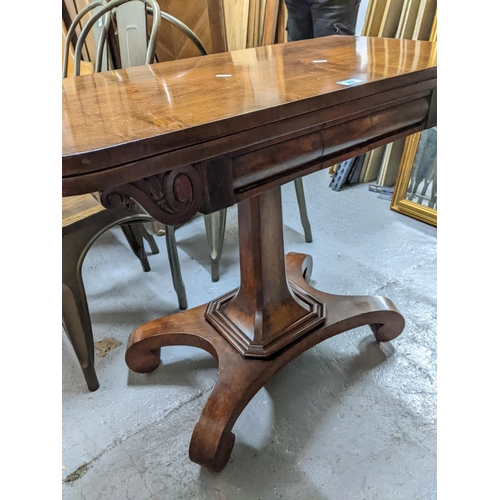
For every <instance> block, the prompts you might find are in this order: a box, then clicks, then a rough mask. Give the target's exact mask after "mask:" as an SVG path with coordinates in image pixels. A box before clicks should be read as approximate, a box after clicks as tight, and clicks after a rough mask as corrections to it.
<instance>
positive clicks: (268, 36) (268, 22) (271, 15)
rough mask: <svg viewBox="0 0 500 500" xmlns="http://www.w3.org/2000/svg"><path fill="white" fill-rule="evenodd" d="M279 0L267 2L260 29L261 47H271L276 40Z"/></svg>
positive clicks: (268, 0)
mask: <svg viewBox="0 0 500 500" xmlns="http://www.w3.org/2000/svg"><path fill="white" fill-rule="evenodd" d="M279 4H280V0H267V2H266V9H265V15H264V26H263V28H262V39H261V45H271V44H273V43H274V40H275V38H276V26H277V24H278V10H279Z"/></svg>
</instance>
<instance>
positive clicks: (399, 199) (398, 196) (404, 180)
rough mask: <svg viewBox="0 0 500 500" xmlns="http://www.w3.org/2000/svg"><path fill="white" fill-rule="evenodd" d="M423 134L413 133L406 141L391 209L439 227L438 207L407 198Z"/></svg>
mask: <svg viewBox="0 0 500 500" xmlns="http://www.w3.org/2000/svg"><path fill="white" fill-rule="evenodd" d="M421 135H422V132H418V133H417V134H413V135H411V136H410V137H408V138H407V140H406V142H405V147H404V150H403V155H402V157H401V166H400V170H399V174H398V179H397V181H396V185H395V186H394V194H393V196H392V201H391V210H394V211H395V212H399V213H401V214H403V215H407V216H409V217H412V218H414V219H417V220H420V221H422V222H425V223H427V224H430V225H432V226H434V227H437V209H435V208H431V207H428V206H424V205H423V204H420V203H416V202H415V201H411V200H409V199H407V194H408V187H409V185H410V179H411V175H412V171H413V168H414V166H415V157H416V155H417V149H418V145H419V143H420V137H421Z"/></svg>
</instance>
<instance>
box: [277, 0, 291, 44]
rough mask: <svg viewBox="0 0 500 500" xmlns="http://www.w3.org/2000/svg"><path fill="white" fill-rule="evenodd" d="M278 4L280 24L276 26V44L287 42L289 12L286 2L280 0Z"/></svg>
mask: <svg viewBox="0 0 500 500" xmlns="http://www.w3.org/2000/svg"><path fill="white" fill-rule="evenodd" d="M278 3H279V7H278V22H277V26H276V40H275V43H285V42H286V41H287V31H286V23H287V19H288V11H287V9H286V6H285V1H284V0H279V2H278Z"/></svg>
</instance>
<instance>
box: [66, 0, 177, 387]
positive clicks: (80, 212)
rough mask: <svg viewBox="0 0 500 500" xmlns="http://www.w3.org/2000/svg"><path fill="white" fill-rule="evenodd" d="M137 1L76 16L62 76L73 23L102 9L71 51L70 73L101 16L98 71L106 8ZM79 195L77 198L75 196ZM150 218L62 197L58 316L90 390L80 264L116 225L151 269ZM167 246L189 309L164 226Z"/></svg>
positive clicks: (150, 0) (96, 5)
mask: <svg viewBox="0 0 500 500" xmlns="http://www.w3.org/2000/svg"><path fill="white" fill-rule="evenodd" d="M132 1H133V2H135V3H137V1H136V0H114V1H112V2H109V3H106V2H105V1H102V0H96V1H95V2H92V3H91V4H89V5H88V6H86V7H85V8H84V9H82V11H81V12H80V13H79V14H78V15H77V16H76V17H75V19H74V20H73V22H72V24H71V26H70V28H69V29H68V32H67V38H66V44H65V51H64V57H63V78H65V77H67V71H68V62H69V58H70V56H71V54H70V47H71V38H72V37H73V34H74V32H75V29H76V26H77V25H78V23H79V22H80V21H81V20H82V19H83V18H84V16H85V15H86V14H88V13H89V12H91V11H93V10H95V9H99V11H100V12H98V13H97V14H94V15H92V17H91V19H90V20H89V22H88V23H87V24H86V25H85V26H84V28H83V30H82V32H81V35H80V36H79V37H78V40H77V45H76V48H75V54H74V75H75V76H78V75H79V74H80V63H81V51H82V47H83V43H84V40H85V38H86V37H87V36H88V34H89V32H90V31H91V28H92V26H93V24H95V22H97V21H98V20H99V19H103V16H104V22H103V23H100V24H101V26H99V28H100V30H99V31H100V32H99V33H98V35H97V37H96V39H97V43H96V47H97V50H96V62H95V70H96V71H101V70H102V69H103V68H104V67H105V66H104V65H103V60H104V62H105V60H106V58H105V57H104V56H105V53H104V49H105V47H106V43H105V42H106V36H107V30H108V28H109V22H110V11H111V10H112V9H113V8H114V7H115V6H118V5H122V4H124V3H126V2H132ZM146 3H147V4H148V5H149V6H150V9H151V11H152V13H153V31H154V27H155V26H156V27H157V28H158V27H159V22H158V21H159V20H160V13H159V8H158V4H157V3H156V1H155V0H146ZM156 39H157V32H156V33H154V32H153V34H152V36H151V38H150V40H149V44H148V48H147V58H148V61H149V60H151V58H152V57H153V56H154V43H155V40H156ZM75 198H77V199H75ZM153 222H155V221H154V219H153V218H152V217H151V216H150V215H149V214H146V213H145V212H144V211H143V210H142V209H141V208H140V207H139V206H138V205H136V204H132V206H131V207H130V209H127V208H125V207H117V208H114V209H104V207H103V206H102V205H101V204H100V202H99V201H98V200H97V197H93V195H90V194H89V195H83V196H81V197H71V198H63V232H62V249H63V251H62V257H63V258H62V281H63V287H62V297H63V300H62V316H63V327H64V330H65V332H66V334H67V336H68V338H69V340H70V342H71V344H72V346H73V348H74V350H75V353H76V356H77V358H78V361H79V363H80V366H81V368H82V371H83V374H84V377H85V380H86V382H87V386H88V388H89V390H91V391H94V390H96V389H97V388H98V387H99V382H98V379H97V375H96V372H95V368H94V343H93V333H92V325H91V321H90V314H89V310H88V304H87V298H86V293H85V287H84V284H83V280H82V274H81V269H82V264H83V261H84V259H85V256H86V254H87V252H88V250H89V249H90V247H91V246H92V244H93V243H94V242H95V240H96V239H97V238H98V237H99V236H100V235H101V234H103V233H104V232H105V231H107V230H108V229H110V228H112V227H115V226H119V227H120V228H121V229H122V231H123V233H124V235H125V237H126V239H127V241H128V243H129V245H130V247H131V249H132V251H133V252H134V254H135V255H136V256H137V257H138V258H139V260H140V262H141V265H142V268H143V270H144V271H149V270H150V266H149V262H148V259H147V256H146V250H145V246H144V242H145V241H147V242H148V244H149V246H150V248H151V251H152V253H159V250H158V247H157V245H156V242H155V240H154V237H153V236H152V234H151V233H150V232H148V231H147V229H146V225H145V224H146V223H147V224H151V223H153ZM166 246H167V252H168V258H169V263H170V269H171V272H172V280H173V284H174V289H175V291H176V293H177V297H178V302H179V308H180V309H187V297H186V291H185V287H184V283H183V281H182V275H181V270H180V264H179V257H178V252H177V244H176V242H175V234H174V228H173V227H168V228H166Z"/></svg>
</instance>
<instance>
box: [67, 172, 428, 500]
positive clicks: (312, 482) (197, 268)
mask: <svg viewBox="0 0 500 500" xmlns="http://www.w3.org/2000/svg"><path fill="white" fill-rule="evenodd" d="M329 181H330V177H329V175H328V173H327V172H326V171H321V172H318V173H316V174H313V175H310V176H308V177H305V178H304V186H305V192H306V200H307V204H308V213H309V218H310V221H311V225H312V231H313V238H314V241H313V243H305V242H304V238H303V233H302V228H301V225H300V219H299V212H298V208H297V202H296V198H295V192H294V189H293V184H287V185H285V186H283V188H282V197H283V211H284V238H285V250H286V251H287V252H288V251H295V252H302V253H308V254H311V255H312V256H313V260H314V270H313V274H312V279H311V284H312V285H313V286H315V287H316V288H318V289H320V290H324V291H327V292H331V293H338V294H356V295H361V294H367V295H383V296H385V297H388V298H390V299H391V300H393V302H394V303H395V304H396V306H397V307H398V308H399V310H400V312H401V313H402V314H403V316H404V317H405V320H406V327H405V329H404V331H403V333H402V334H401V335H400V336H399V337H398V338H396V339H395V340H393V341H391V342H388V343H384V344H378V343H376V342H375V340H374V337H373V335H372V333H371V330H370V329H369V327H362V328H357V329H355V330H352V331H350V332H347V333H344V334H341V335H338V336H336V337H333V338H331V339H329V340H326V341H324V342H322V343H320V344H318V345H317V346H316V347H314V348H313V349H311V350H310V351H308V352H306V353H304V354H303V355H301V356H299V357H298V358H297V359H296V360H294V361H293V362H292V363H290V364H289V365H287V366H286V367H285V368H283V369H282V370H281V371H280V372H278V374H277V375H276V376H275V377H274V378H273V379H272V380H271V381H270V382H269V383H268V384H267V385H266V386H265V387H264V388H263V389H261V390H260V391H259V392H258V393H257V395H256V396H255V397H254V398H253V399H252V401H251V402H250V404H249V405H248V406H247V408H246V409H245V410H244V411H243V413H242V414H241V416H240V418H239V419H238V421H237V422H236V424H235V426H234V429H233V431H234V433H235V434H236V443H235V446H234V449H233V452H232V455H231V458H230V460H229V463H228V465H227V466H226V468H225V469H224V470H223V471H222V472H221V473H220V474H214V473H212V472H209V471H208V470H205V469H204V468H201V467H200V466H198V465H196V464H194V463H192V462H190V460H189V458H188V446H189V440H190V437H191V432H192V430H193V427H194V425H195V423H196V421H197V419H198V417H199V414H200V412H201V410H202V408H203V404H204V402H205V401H206V399H207V397H208V395H209V393H210V390H211V387H212V386H213V384H214V380H215V378H216V375H217V365H216V362H215V361H214V360H213V359H212V357H211V356H210V355H209V354H207V353H205V352H204V351H201V350H198V349H194V348H189V347H169V348H163V349H162V353H161V359H162V364H161V366H160V367H159V368H158V369H157V370H156V371H155V372H154V373H151V374H142V375H141V374H136V373H133V372H131V371H130V370H129V369H128V368H127V366H126V364H125V361H124V353H125V346H126V343H127V339H128V336H129V334H130V332H131V331H132V330H133V329H134V328H135V327H137V326H139V325H140V324H142V323H144V322H146V321H149V320H152V319H155V318H157V317H160V316H164V315H168V314H170V313H173V312H176V311H177V310H178V309H177V298H176V295H175V293H174V291H173V288H172V286H171V279H170V274H169V267H168V260H167V254H166V250H165V246H164V242H163V241H162V239H161V238H158V244H159V246H160V249H161V252H160V254H159V255H152V256H151V257H150V264H151V268H152V270H151V272H149V273H144V272H142V270H141V267H140V264H139V262H138V260H137V259H136V258H135V257H134V256H133V254H132V252H131V251H130V249H129V248H128V247H127V245H126V243H125V240H124V237H123V235H122V234H121V232H120V231H119V230H116V229H113V230H111V231H109V232H107V233H105V234H104V235H103V236H101V237H100V238H99V239H98V240H97V241H96V243H95V244H94V246H93V247H92V248H91V250H90V251H89V253H88V255H87V258H86V260H85V263H84V268H83V277H84V281H85V285H86V288H87V296H88V301H89V308H90V311H91V316H92V321H93V328H94V338H95V340H96V341H99V340H102V339H103V338H114V339H117V340H118V341H119V342H121V345H119V346H118V347H116V348H114V349H112V350H111V351H110V352H109V353H108V354H107V355H106V356H105V357H102V358H101V357H97V358H96V369H97V374H98V377H99V380H100V384H101V387H100V388H99V389H98V390H97V391H96V392H93V393H90V392H88V390H87V388H86V385H85V382H84V379H83V376H82V374H81V371H80V368H79V365H78V362H77V360H76V357H75V355H74V353H73V351H72V348H71V346H70V344H69V342H68V340H67V339H66V336H65V334H64V333H63V334H62V356H63V359H62V369H63V373H62V424H63V428H62V464H63V471H62V497H63V498H64V499H67V500H72V499H75V500H76V499H85V500H92V499H106V500H111V499H116V500H125V499H131V500H149V499H155V500H156V499H158V500H160V499H200V500H201V499H213V500H222V499H228V500H239V499H241V500H246V499H248V500H257V499H262V500H268V499H269V500H271V499H304V500H320V499H321V500H322V499H334V500H349V499H353V500H361V499H367V500H368V499H384V500H391V499H408V500H409V499H420V500H428V499H434V498H436V489H437V488H436V483H437V481H436V469H437V466H436V302H437V298H436V274H437V271H436V260H437V256H436V229H435V228H433V227H431V226H428V225H426V224H423V223H421V222H419V221H416V220H413V219H411V218H408V217H405V216H403V215H400V214H397V213H395V212H393V211H391V210H390V208H389V206H390V202H389V201H388V200H385V199H381V198H378V195H377V194H376V193H373V192H370V191H368V185H367V184H363V185H356V186H353V187H349V188H347V189H345V190H343V191H341V192H334V191H332V190H331V189H330V188H329V187H328V184H329ZM237 234H238V229H237V209H236V207H231V208H230V209H229V211H228V221H227V230H226V238H225V245H224V251H223V255H222V260H221V279H220V281H219V282H218V283H212V282H211V280H210V262H209V257H208V250H207V243H206V237H205V233H204V224H203V218H202V217H201V216H200V217H196V218H195V219H193V220H192V221H191V222H190V223H188V224H186V225H185V226H183V227H182V228H180V229H179V230H178V231H177V240H178V247H179V253H180V259H181V266H182V272H183V278H184V282H185V285H186V289H187V294H188V301H189V306H190V307H193V306H197V305H200V304H203V303H206V302H208V301H209V300H210V299H212V298H214V297H216V296H218V295H222V294H223V293H225V292H226V291H229V290H231V289H233V288H235V287H237V286H238V280H239V265H238V262H239V260H238V240H237Z"/></svg>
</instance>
